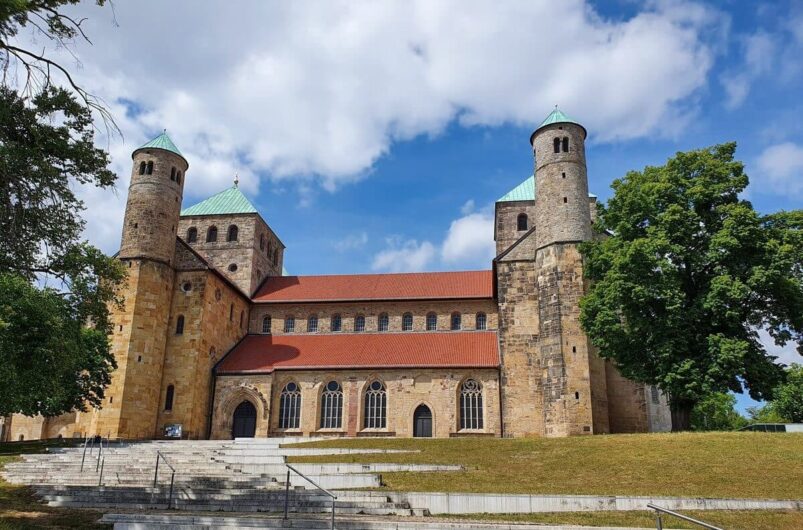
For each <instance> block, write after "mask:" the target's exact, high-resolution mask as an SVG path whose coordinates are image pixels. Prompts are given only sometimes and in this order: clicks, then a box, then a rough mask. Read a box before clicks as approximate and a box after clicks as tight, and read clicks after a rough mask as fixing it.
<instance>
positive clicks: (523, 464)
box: [290, 432, 803, 499]
mask: <svg viewBox="0 0 803 530" xmlns="http://www.w3.org/2000/svg"><path fill="white" fill-rule="evenodd" d="M303 446H304V447H314V446H318V447H361V448H369V447H370V448H385V449H415V450H420V452H419V453H397V454H368V455H332V456H313V457H294V458H291V459H290V461H291V462H299V463H301V462H362V463H368V462H399V463H422V464H427V463H432V464H462V465H463V466H465V468H466V470H465V471H461V472H448V473H384V474H383V476H382V478H383V481H384V483H385V484H386V485H387V487H388V488H390V489H392V490H397V491H444V492H475V493H537V494H596V495H666V496H689V497H720V498H721V497H735V498H753V499H803V434H776V433H757V432H743V433H742V432H738V433H666V434H626V435H608V436H582V437H571V438H517V439H498V438H453V439H429V440H421V439H392V438H387V439H378V438H373V439H338V440H326V441H322V442H314V443H312V444H303Z"/></svg>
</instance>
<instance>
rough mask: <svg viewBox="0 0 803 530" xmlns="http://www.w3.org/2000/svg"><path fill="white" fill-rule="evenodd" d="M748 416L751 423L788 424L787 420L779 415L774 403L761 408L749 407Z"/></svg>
mask: <svg viewBox="0 0 803 530" xmlns="http://www.w3.org/2000/svg"><path fill="white" fill-rule="evenodd" d="M747 415H748V416H749V417H750V422H751V423H787V420H786V418H784V417H783V416H781V415H780V414H779V413H778V411H777V410H776V409H775V406H774V405H773V403H772V402H770V403H767V404H766V405H764V406H761V407H747Z"/></svg>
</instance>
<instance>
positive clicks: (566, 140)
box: [563, 136, 569, 153]
mask: <svg viewBox="0 0 803 530" xmlns="http://www.w3.org/2000/svg"><path fill="white" fill-rule="evenodd" d="M563 152H564V153H568V152H569V137H568V136H564V137H563Z"/></svg>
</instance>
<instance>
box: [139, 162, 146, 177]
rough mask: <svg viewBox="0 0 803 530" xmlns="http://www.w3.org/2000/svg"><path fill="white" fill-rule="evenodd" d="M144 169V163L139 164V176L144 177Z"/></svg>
mask: <svg viewBox="0 0 803 530" xmlns="http://www.w3.org/2000/svg"><path fill="white" fill-rule="evenodd" d="M145 167H146V166H145V162H144V161H142V162H140V163H139V174H140V175H144V174H145Z"/></svg>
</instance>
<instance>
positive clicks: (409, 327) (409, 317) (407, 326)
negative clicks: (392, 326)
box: [402, 313, 413, 331]
mask: <svg viewBox="0 0 803 530" xmlns="http://www.w3.org/2000/svg"><path fill="white" fill-rule="evenodd" d="M402 331H413V314H412V313H405V314H404V315H402Z"/></svg>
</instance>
